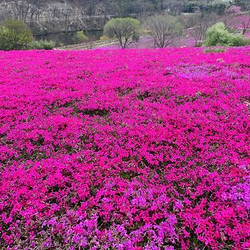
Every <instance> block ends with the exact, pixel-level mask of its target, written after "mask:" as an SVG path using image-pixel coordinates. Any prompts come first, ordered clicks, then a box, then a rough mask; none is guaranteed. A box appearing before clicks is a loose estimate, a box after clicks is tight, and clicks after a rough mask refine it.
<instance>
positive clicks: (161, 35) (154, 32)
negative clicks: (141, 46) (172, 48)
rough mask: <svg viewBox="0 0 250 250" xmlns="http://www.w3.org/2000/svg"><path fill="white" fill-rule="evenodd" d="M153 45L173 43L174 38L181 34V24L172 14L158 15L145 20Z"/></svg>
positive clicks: (160, 46)
mask: <svg viewBox="0 0 250 250" xmlns="http://www.w3.org/2000/svg"><path fill="white" fill-rule="evenodd" d="M146 26H147V28H148V29H149V30H150V35H151V36H152V38H153V39H154V43H155V46H157V47H159V48H165V47H167V46H169V45H170V44H172V43H173V41H174V39H175V38H176V37H178V36H180V35H181V34H182V31H183V26H182V24H181V23H180V22H179V21H178V19H177V18H176V17H174V16H170V15H158V16H153V17H150V18H149V19H148V20H147V21H146Z"/></svg>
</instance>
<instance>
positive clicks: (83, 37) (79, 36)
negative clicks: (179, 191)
mask: <svg viewBox="0 0 250 250" xmlns="http://www.w3.org/2000/svg"><path fill="white" fill-rule="evenodd" d="M76 41H77V42H78V43H83V42H86V41H88V37H87V36H86V35H85V34H84V32H83V31H77V33H76Z"/></svg>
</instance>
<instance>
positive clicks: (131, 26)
mask: <svg viewBox="0 0 250 250" xmlns="http://www.w3.org/2000/svg"><path fill="white" fill-rule="evenodd" d="M104 35H105V36H107V37H109V38H116V39H118V41H119V44H120V46H121V48H123V49H124V48H126V47H127V46H128V45H129V44H130V43H131V42H133V41H138V39H139V36H140V22H139V21H138V20H136V19H134V18H130V17H126V18H114V19H111V20H110V21H108V22H107V23H106V24H105V26H104Z"/></svg>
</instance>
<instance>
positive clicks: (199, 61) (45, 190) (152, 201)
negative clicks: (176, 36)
mask: <svg viewBox="0 0 250 250" xmlns="http://www.w3.org/2000/svg"><path fill="white" fill-rule="evenodd" d="M249 216H250V48H249V47H247V48H237V49H235V48H232V49H228V50H227V51H226V52H224V53H205V51H204V49H202V48H182V49H181V48H179V49H174V48H170V49H166V50H161V49H156V50H113V51H111V50H92V51H78V52H77V51H48V52H45V51H40V52H38V51H19V52H17V51H16V52H0V249H14V250H15V249H16V250H20V249H27V250H28V249H39V250H40V249H43V250H44V249H45V250H46V249H48V250H49V249H69V250H74V249H91V250H95V249H96V250H97V249H101V250H104V249H107V250H108V249H109V250H116V249H118V250H143V249H146V250H157V249H160V250H161V249H166V250H174V249H176V250H178V249H183V250H185V249H186V250H189V249H191V250H192V249H193V250H201V249H203V250H208V249H215V250H216V249H225V250H227V249H228V250H229V249H239V250H245V249H250V217H249Z"/></svg>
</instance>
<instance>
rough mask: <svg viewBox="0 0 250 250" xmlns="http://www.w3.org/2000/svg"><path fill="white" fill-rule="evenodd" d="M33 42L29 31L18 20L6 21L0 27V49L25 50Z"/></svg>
mask: <svg viewBox="0 0 250 250" xmlns="http://www.w3.org/2000/svg"><path fill="white" fill-rule="evenodd" d="M32 41H33V36H32V33H31V31H30V29H29V28H28V27H27V26H26V24H25V23H23V22H22V21H20V20H7V21H6V22H5V23H4V25H3V26H1V27H0V49H1V50H18V49H27V48H28V46H29V44H30V43H31V42H32Z"/></svg>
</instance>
